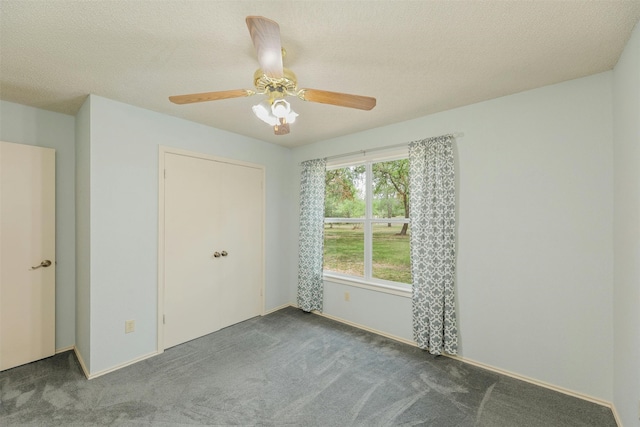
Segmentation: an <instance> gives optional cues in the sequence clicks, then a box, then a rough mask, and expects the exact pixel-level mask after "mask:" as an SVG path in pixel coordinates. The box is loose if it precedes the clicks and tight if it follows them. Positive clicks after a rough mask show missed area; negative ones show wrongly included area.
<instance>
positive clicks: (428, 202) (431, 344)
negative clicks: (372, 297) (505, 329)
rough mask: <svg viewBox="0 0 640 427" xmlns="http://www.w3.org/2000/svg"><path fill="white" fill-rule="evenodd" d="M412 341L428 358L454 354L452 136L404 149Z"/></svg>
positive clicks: (453, 184) (410, 145)
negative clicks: (409, 235)
mask: <svg viewBox="0 0 640 427" xmlns="http://www.w3.org/2000/svg"><path fill="white" fill-rule="evenodd" d="M409 205H410V207H411V210H410V212H409V216H410V220H411V238H410V242H411V275H412V278H413V297H412V309H413V337H414V339H415V341H416V342H417V344H418V346H419V347H420V348H422V349H425V350H428V351H429V352H430V353H431V354H441V353H442V352H443V351H444V352H445V353H449V354H456V352H457V350H458V330H457V326H456V313H455V306H456V303H455V291H454V279H455V271H456V259H455V255H456V254H455V208H456V206H455V171H454V163H453V136H452V135H445V136H439V137H436V138H429V139H424V140H422V141H414V142H412V143H410V144H409Z"/></svg>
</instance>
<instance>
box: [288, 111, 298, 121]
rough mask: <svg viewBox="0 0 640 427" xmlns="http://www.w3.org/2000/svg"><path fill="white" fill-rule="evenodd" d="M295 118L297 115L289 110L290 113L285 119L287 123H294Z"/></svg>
mask: <svg viewBox="0 0 640 427" xmlns="http://www.w3.org/2000/svg"><path fill="white" fill-rule="evenodd" d="M296 117H298V113H296V112H295V111H293V110H291V112H289V114H287V117H286V120H287V123H294V122H295V121H296Z"/></svg>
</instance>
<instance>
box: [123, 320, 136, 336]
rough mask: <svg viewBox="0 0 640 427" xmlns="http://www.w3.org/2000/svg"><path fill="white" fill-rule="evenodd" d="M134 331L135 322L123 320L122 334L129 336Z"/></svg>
mask: <svg viewBox="0 0 640 427" xmlns="http://www.w3.org/2000/svg"><path fill="white" fill-rule="evenodd" d="M135 330H136V321H135V320H125V322H124V333H125V334H130V333H131V332H133V331H135Z"/></svg>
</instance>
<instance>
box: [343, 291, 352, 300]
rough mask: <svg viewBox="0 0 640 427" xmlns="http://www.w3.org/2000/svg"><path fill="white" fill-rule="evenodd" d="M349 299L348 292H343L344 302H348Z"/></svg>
mask: <svg viewBox="0 0 640 427" xmlns="http://www.w3.org/2000/svg"><path fill="white" fill-rule="evenodd" d="M350 299H351V295H349V292H345V293H344V300H345V301H349V300H350Z"/></svg>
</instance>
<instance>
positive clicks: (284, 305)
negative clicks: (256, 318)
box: [262, 304, 292, 316]
mask: <svg viewBox="0 0 640 427" xmlns="http://www.w3.org/2000/svg"><path fill="white" fill-rule="evenodd" d="M291 306H292V304H283V305H281V306H279V307H276V308H272V309H271V310H267V311H265V312H264V313H262V315H263V316H266V315H267V314H271V313H275V312H276V311H280V310H282V309H283V308H287V307H291Z"/></svg>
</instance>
